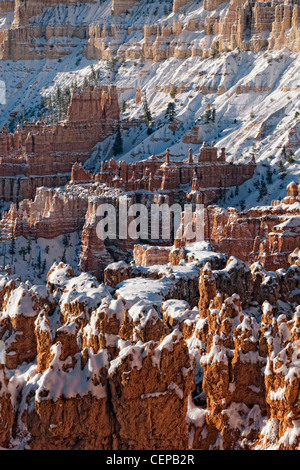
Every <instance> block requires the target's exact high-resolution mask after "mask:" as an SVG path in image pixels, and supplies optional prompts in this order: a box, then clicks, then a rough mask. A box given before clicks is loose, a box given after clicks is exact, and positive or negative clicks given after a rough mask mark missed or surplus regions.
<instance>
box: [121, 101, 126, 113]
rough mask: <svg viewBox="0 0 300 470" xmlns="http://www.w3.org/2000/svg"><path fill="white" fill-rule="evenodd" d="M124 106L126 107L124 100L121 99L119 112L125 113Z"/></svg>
mask: <svg viewBox="0 0 300 470" xmlns="http://www.w3.org/2000/svg"><path fill="white" fill-rule="evenodd" d="M126 107H127V104H126V101H124V100H123V101H122V104H121V113H125V111H126Z"/></svg>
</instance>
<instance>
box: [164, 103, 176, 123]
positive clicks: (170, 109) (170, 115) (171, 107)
mask: <svg viewBox="0 0 300 470" xmlns="http://www.w3.org/2000/svg"><path fill="white" fill-rule="evenodd" d="M175 106H176V105H175V103H173V102H171V103H169V104H168V106H167V110H166V114H165V118H166V119H168V120H169V121H170V122H172V121H174V119H175V116H176V113H175Z"/></svg>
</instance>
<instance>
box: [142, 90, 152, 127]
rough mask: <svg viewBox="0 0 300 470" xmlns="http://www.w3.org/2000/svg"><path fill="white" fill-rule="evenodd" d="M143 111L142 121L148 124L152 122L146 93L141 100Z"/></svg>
mask: <svg viewBox="0 0 300 470" xmlns="http://www.w3.org/2000/svg"><path fill="white" fill-rule="evenodd" d="M143 110H144V119H145V121H146V122H147V123H148V124H149V122H151V121H152V115H151V111H150V108H149V105H148V101H147V96H146V93H145V95H144V98H143Z"/></svg>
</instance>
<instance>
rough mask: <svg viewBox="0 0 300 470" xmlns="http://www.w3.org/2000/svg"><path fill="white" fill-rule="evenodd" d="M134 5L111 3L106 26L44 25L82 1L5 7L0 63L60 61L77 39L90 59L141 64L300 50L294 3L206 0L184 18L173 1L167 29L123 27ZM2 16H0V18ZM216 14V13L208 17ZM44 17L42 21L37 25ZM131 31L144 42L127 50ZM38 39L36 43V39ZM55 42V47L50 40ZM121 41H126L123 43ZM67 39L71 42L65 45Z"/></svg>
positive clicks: (178, 1)
mask: <svg viewBox="0 0 300 470" xmlns="http://www.w3.org/2000/svg"><path fill="white" fill-rule="evenodd" d="M95 3H96V2H95V1H93V0H86V1H85V2H80V4H81V5H82V4H87V5H89V4H90V5H91V6H92V5H93V4H95ZM137 3H138V2H137V1H136V0H130V1H128V0H113V1H112V4H111V12H112V16H109V17H107V18H105V23H103V22H101V20H100V21H95V23H94V24H88V23H87V22H85V20H84V17H83V18H82V21H81V22H79V23H78V24H76V25H75V24H72V22H71V21H67V22H65V23H64V21H63V20H60V21H57V22H56V23H53V24H52V23H50V24H47V22H45V23H44V22H43V13H44V11H45V9H46V8H51V7H53V8H54V7H55V6H56V5H66V6H68V5H71V6H76V5H78V4H79V2H75V1H73V0H64V1H63V2H61V1H59V0H57V1H56V0H53V1H50V0H49V1H47V2H43V4H41V2H37V1H34V0H31V1H29V0H27V1H26V2H20V1H15V2H10V1H5V2H1V4H2V5H0V14H2V15H5V14H7V13H8V12H11V11H12V10H13V4H14V18H13V21H12V23H11V24H10V23H9V22H8V24H7V25H4V26H3V28H1V29H0V58H1V59H3V60H14V61H17V60H24V59H25V60H26V59H27V60H32V59H43V58H46V57H47V58H51V59H55V58H56V59H57V58H59V57H63V56H64V55H66V54H70V53H71V51H72V48H73V47H74V45H75V42H76V38H78V39H80V40H83V46H84V50H85V54H86V55H87V57H88V58H90V59H100V58H103V59H112V58H113V57H115V56H116V55H117V56H120V57H121V58H125V59H138V58H141V57H142V56H143V57H144V58H147V59H151V60H153V61H160V60H164V59H167V58H169V57H176V58H178V59H186V58H188V57H191V56H203V57H207V56H210V55H211V54H213V53H217V52H219V51H226V50H233V49H235V48H237V47H238V48H240V49H241V50H252V51H254V52H258V51H260V50H262V49H265V48H269V49H282V48H283V47H288V48H289V49H291V50H292V51H295V52H296V51H299V47H300V37H299V8H300V7H299V5H298V3H297V2H296V1H295V0H292V1H291V2H290V1H287V0H280V1H277V0H276V1H275V0H272V2H262V1H259V2H249V1H240V0H231V1H230V2H221V1H220V0H218V1H212V0H205V1H204V4H203V6H204V12H202V13H201V15H200V16H199V15H197V14H195V17H193V16H191V14H190V15H189V19H188V20H186V19H185V15H184V8H183V7H184V6H185V5H186V6H188V4H189V3H190V2H189V1H186V0H174V3H173V12H174V13H175V14H176V15H177V16H178V15H179V16H178V17H177V16H176V17H175V18H174V19H173V20H172V21H168V24H166V25H164V24H162V23H161V21H159V20H157V19H156V20H155V21H154V22H153V23H152V24H151V26H150V25H145V26H143V27H141V26H140V25H135V26H128V27H127V26H125V25H124V24H123V25H121V24H120V23H119V22H118V21H117V20H118V17H119V16H120V15H122V14H123V13H124V12H126V11H129V12H130V11H131V9H132V7H133V6H134V5H135V4H137ZM221 4H224V7H226V9H225V11H222V16H220V12H219V9H218V7H219V5H221ZM1 12H2V13H1ZM211 12H214V14H212V15H211V14H207V13H211ZM39 18H40V21H39ZM133 30H136V31H139V33H140V34H141V35H142V39H141V38H140V39H138V40H137V41H136V42H132V40H131V39H129V40H128V42H127V44H126V46H127V47H126V50H125V48H124V47H123V46H124V36H125V37H127V38H130V36H131V33H132V31H133ZM210 35H213V41H212V42H211V44H210V45H209V47H207V40H205V36H206V37H209V36H210ZM33 38H34V40H33ZM51 38H55V42H54V44H53V41H51ZM121 38H122V39H121ZM66 40H67V41H66Z"/></svg>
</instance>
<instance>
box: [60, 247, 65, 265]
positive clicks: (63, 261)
mask: <svg viewBox="0 0 300 470" xmlns="http://www.w3.org/2000/svg"><path fill="white" fill-rule="evenodd" d="M61 261H62V263H66V249H64V251H63V254H62V257H61Z"/></svg>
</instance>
